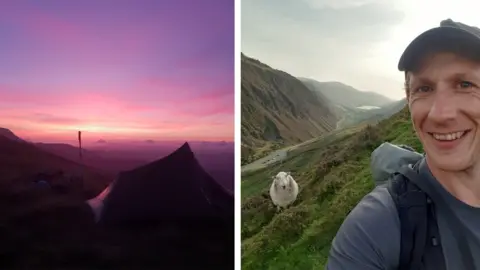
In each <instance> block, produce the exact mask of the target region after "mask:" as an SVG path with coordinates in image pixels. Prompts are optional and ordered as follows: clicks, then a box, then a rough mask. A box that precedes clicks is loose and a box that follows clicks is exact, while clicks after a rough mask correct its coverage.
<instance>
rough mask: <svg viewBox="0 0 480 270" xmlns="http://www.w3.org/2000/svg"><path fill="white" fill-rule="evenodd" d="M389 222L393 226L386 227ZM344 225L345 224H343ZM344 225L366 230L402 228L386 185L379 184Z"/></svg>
mask: <svg viewBox="0 0 480 270" xmlns="http://www.w3.org/2000/svg"><path fill="white" fill-rule="evenodd" d="M386 224H389V225H392V226H388V227H384V225H386ZM342 226H343V225H342ZM344 226H347V228H346V229H348V227H352V226H354V227H358V226H361V227H362V228H363V229H364V230H365V231H366V232H372V233H373V232H375V229H377V228H382V230H384V231H390V230H398V231H399V230H400V220H399V218H398V212H397V207H396V205H395V202H394V201H393V198H392V196H391V195H390V192H389V191H388V189H387V187H386V186H378V187H376V188H375V189H373V190H372V191H371V192H370V193H368V194H367V195H365V196H364V197H363V198H362V199H361V200H360V202H359V203H358V204H357V205H356V206H355V207H354V208H353V210H352V211H351V212H350V214H349V215H348V216H347V217H346V219H345V221H344Z"/></svg>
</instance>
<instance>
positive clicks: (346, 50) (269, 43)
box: [241, 0, 480, 99]
mask: <svg viewBox="0 0 480 270" xmlns="http://www.w3.org/2000/svg"><path fill="white" fill-rule="evenodd" d="M418 2H419V1H416V0H404V1H393V0H242V6H241V8H242V10H241V14H242V26H241V27H242V49H241V50H242V52H243V53H245V54H246V55H247V56H250V57H253V58H256V59H259V60H260V61H262V62H264V63H266V64H268V65H270V66H272V67H274V68H277V69H281V70H284V71H286V72H288V73H290V74H292V75H294V76H297V77H308V78H312V79H316V80H318V81H340V82H343V83H346V84H348V85H351V86H353V87H355V88H357V89H359V90H365V91H374V92H377V93H380V94H383V95H385V96H387V97H390V98H392V99H400V98H403V94H404V92H403V89H402V86H403V75H402V73H400V72H399V71H398V70H397V63H398V59H399V58H400V55H401V54H402V52H403V50H404V49H405V47H406V46H407V45H408V43H409V42H410V41H411V40H412V39H413V38H414V37H416V36H417V35H418V34H420V33H421V32H423V31H425V30H427V29H429V28H432V27H435V26H438V25H439V24H440V21H441V20H444V19H447V18H451V19H453V20H455V21H461V22H463V23H467V24H473V25H477V26H480V16H478V12H475V10H477V9H476V8H474V7H475V6H478V4H476V5H475V2H476V1H474V0H473V1H467V0H456V1H448V2H450V3H442V4H438V3H436V1H433V0H428V1H423V2H421V3H418Z"/></svg>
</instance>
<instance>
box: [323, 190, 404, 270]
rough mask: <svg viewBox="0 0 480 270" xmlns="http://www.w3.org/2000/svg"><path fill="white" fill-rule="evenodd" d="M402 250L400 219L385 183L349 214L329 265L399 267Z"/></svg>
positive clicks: (337, 236) (362, 200) (334, 244)
mask: <svg viewBox="0 0 480 270" xmlns="http://www.w3.org/2000/svg"><path fill="white" fill-rule="evenodd" d="M399 254H400V220H399V218H398V212H397V208H396V206H395V203H394V201H393V199H392V197H391V195H390V193H389V191H388V189H387V188H386V187H385V186H378V187H376V188H375V189H374V190H372V191H371V192H370V193H368V194H367V195H365V196H364V197H363V198H362V199H361V200H360V202H359V203H358V204H357V205H356V206H355V207H354V208H353V210H352V211H351V212H350V213H349V214H348V216H347V217H346V219H345V220H344V222H343V224H342V225H341V226H340V229H339V230H338V232H337V235H336V237H335V239H334V240H333V243H332V249H331V251H330V257H329V262H328V267H327V269H349V268H348V267H355V266H358V265H365V266H366V268H365V269H395V267H396V266H397V265H398V259H399Z"/></svg>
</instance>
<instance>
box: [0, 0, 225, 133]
mask: <svg viewBox="0 0 480 270" xmlns="http://www.w3.org/2000/svg"><path fill="white" fill-rule="evenodd" d="M42 4H43V5H41V4H39V3H37V2H35V1H30V2H23V3H19V2H18V1H6V2H5V3H4V2H2V9H1V10H0V35H2V36H3V37H4V40H6V41H8V42H2V43H0V59H2V61H1V62H0V127H5V128H9V129H11V130H12V131H13V132H14V133H15V134H17V135H18V136H20V137H22V138H28V139H29V140H32V141H45V142H55V141H58V142H62V141H75V140H76V132H77V131H78V130H81V131H83V132H84V134H85V139H86V140H87V142H89V141H91V142H95V141H97V140H100V139H104V140H106V141H109V140H141V141H144V140H154V141H168V140H194V141H233V137H234V115H233V113H234V18H233V14H234V10H233V6H234V4H233V1H224V0H213V1H209V2H208V3H207V2H196V1H188V0H180V1H177V0H172V1H153V0H152V1H134V2H130V3H127V2H121V1H101V3H99V1H81V2H77V3H75V4H72V3H66V2H62V1H45V2H42ZM167 7H168V8H167ZM105 14H108V16H106V15H105ZM86 18H88V19H86Z"/></svg>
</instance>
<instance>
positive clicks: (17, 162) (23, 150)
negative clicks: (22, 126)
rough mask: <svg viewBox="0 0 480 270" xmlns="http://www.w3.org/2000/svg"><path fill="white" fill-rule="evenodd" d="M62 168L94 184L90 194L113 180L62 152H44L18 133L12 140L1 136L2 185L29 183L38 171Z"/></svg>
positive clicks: (93, 193)
mask: <svg viewBox="0 0 480 270" xmlns="http://www.w3.org/2000/svg"><path fill="white" fill-rule="evenodd" d="M10 133H11V134H13V132H10ZM14 136H15V135H14ZM15 138H17V139H15ZM59 171H62V172H63V173H64V174H65V175H69V176H72V177H83V178H84V181H85V182H86V183H87V184H86V186H87V187H93V189H89V190H88V191H87V194H89V195H90V196H93V195H95V193H97V192H99V191H101V190H102V189H103V188H104V187H105V186H106V185H107V184H108V183H109V182H110V181H112V180H113V178H111V177H108V176H106V175H104V174H102V173H101V172H100V171H98V170H96V169H95V168H92V167H89V166H82V165H80V164H79V163H76V162H74V161H71V160H69V159H66V158H64V157H61V156H59V155H55V154H53V153H50V152H46V151H43V150H41V149H40V148H38V147H36V146H35V145H33V144H31V143H27V142H25V141H23V140H21V139H19V138H18V137H17V136H15V137H14V139H13V140H12V139H10V138H7V137H5V136H1V135H0V176H1V177H0V184H2V185H10V184H15V182H29V181H33V180H34V179H35V176H36V175H38V174H47V175H50V174H55V173H57V172H59Z"/></svg>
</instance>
